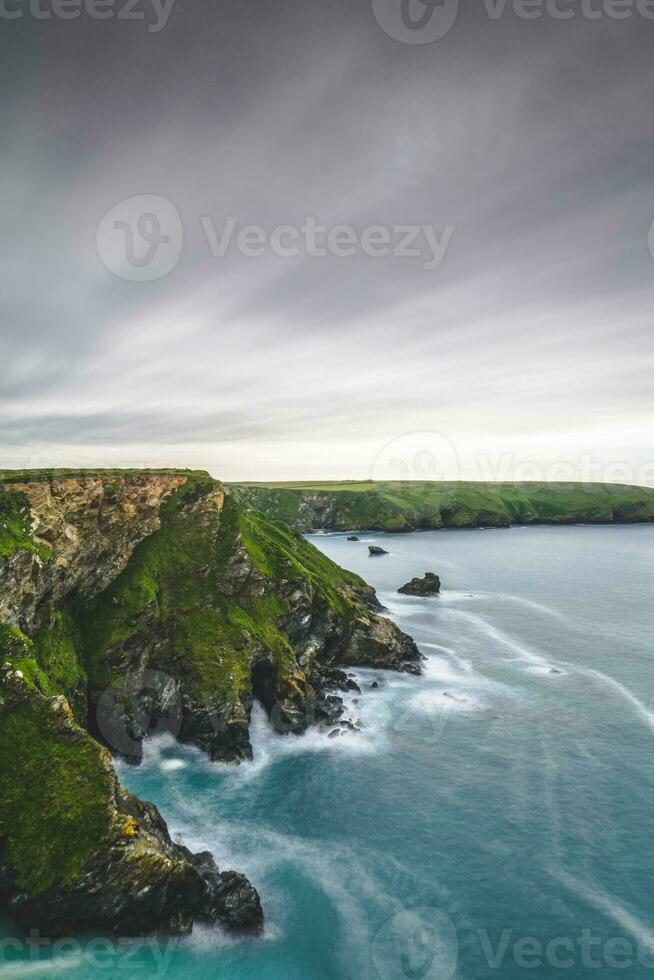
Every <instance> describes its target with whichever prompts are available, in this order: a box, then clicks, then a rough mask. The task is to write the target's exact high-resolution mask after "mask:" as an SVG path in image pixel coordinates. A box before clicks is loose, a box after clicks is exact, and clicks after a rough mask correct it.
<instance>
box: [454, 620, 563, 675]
mask: <svg viewBox="0 0 654 980" xmlns="http://www.w3.org/2000/svg"><path fill="white" fill-rule="evenodd" d="M446 615H447V616H454V617H458V618H460V619H465V620H466V621H467V622H469V623H471V624H472V625H473V626H475V627H476V628H477V629H478V630H479V632H481V633H484V634H485V635H486V636H488V637H489V638H490V639H492V640H495V642H496V643H499V644H500V645H501V646H504V647H506V648H507V649H508V650H511V651H512V652H513V653H515V654H516V655H517V656H518V657H519V658H520V659H521V660H523V661H524V662H525V663H530V664H534V665H535V666H538V667H548V668H551V667H552V666H553V664H552V662H551V661H549V660H547V659H546V658H545V657H544V656H542V655H541V654H539V653H535V652H534V651H533V650H530V649H529V648H528V647H526V646H523V645H521V644H519V643H516V641H515V640H513V639H512V638H511V637H510V636H508V635H507V634H506V633H504V632H503V631H502V630H500V629H498V627H497V626H493V625H492V623H489V622H488V621H487V620H486V619H483V618H482V617H481V616H478V615H476V613H469V612H463V611H462V610H461V609H447V611H446Z"/></svg>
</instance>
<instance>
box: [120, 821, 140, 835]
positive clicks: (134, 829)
mask: <svg viewBox="0 0 654 980" xmlns="http://www.w3.org/2000/svg"><path fill="white" fill-rule="evenodd" d="M138 829H139V824H138V820H136V819H135V818H134V817H127V818H126V819H125V823H124V825H123V837H136V835H137V833H138Z"/></svg>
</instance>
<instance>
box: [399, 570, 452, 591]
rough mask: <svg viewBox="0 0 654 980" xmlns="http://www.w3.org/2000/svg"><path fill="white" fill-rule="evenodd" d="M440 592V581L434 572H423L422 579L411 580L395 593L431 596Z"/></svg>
mask: <svg viewBox="0 0 654 980" xmlns="http://www.w3.org/2000/svg"><path fill="white" fill-rule="evenodd" d="M440 590H441V580H440V578H439V577H438V575H436V573H435V572H425V574H424V575H423V577H422V578H418V577H416V578H412V579H411V581H410V582H407V583H406V585H403V586H402V587H401V588H399V589H398V590H397V591H398V592H402V593H403V595H417V596H432V595H438V593H439V592H440Z"/></svg>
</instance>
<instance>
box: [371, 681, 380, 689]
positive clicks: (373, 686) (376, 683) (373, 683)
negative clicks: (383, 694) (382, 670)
mask: <svg viewBox="0 0 654 980" xmlns="http://www.w3.org/2000/svg"><path fill="white" fill-rule="evenodd" d="M377 687H379V682H378V681H373V682H372V684H371V685H370V688H371V689H373V688H377Z"/></svg>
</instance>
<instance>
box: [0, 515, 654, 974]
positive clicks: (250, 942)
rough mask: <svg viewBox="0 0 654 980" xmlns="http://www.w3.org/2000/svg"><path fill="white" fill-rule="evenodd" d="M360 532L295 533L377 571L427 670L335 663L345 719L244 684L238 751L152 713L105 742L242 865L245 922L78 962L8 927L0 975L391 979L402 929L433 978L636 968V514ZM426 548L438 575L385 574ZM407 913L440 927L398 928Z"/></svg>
mask: <svg viewBox="0 0 654 980" xmlns="http://www.w3.org/2000/svg"><path fill="white" fill-rule="evenodd" d="M359 537H360V540H359V541H348V540H347V537H346V535H345V534H311V535H309V536H308V539H309V541H311V542H312V543H313V544H314V545H316V546H317V547H318V548H319V549H320V550H321V551H322V552H323V553H324V554H325V555H327V556H328V557H329V558H331V559H332V560H334V561H335V562H337V563H338V564H339V565H341V566H342V567H344V568H346V569H348V570H351V571H353V572H355V573H356V574H358V575H361V576H362V577H363V578H364V579H365V580H366V581H368V582H369V583H370V584H371V585H373V586H374V587H375V588H376V589H377V592H378V597H379V599H380V600H381V602H382V603H383V604H384V605H385V606H386V608H387V610H388V614H389V615H390V616H391V617H392V618H393V620H394V621H395V622H396V623H397V625H398V626H399V627H400V628H401V629H403V630H404V631H406V632H407V633H409V634H410V635H411V636H412V637H413V638H414V639H415V641H416V643H417V644H418V647H419V649H420V651H421V652H422V654H423V655H424V656H425V657H426V658H427V662H426V664H425V673H424V676H423V677H414V676H411V675H408V674H398V673H390V672H385V671H381V670H377V669H372V670H370V669H357V670H355V671H353V672H354V673H355V674H356V676H357V678H358V681H359V685H360V687H361V689H362V693H361V694H360V695H359V694H358V693H357V692H354V691H352V692H350V693H349V694H347V695H345V698H346V703H347V716H348V717H350V718H352V719H353V720H359V721H361V722H362V723H363V724H362V730H361V732H358V733H349V734H342V735H340V736H338V737H335V738H331V739H330V738H329V737H328V736H327V735H326V734H323V733H321V732H319V731H317V730H311V731H309V733H307V734H304V735H300V736H292V735H291V736H281V735H277V734H275V733H274V732H273V730H272V728H271V726H270V723H269V721H268V719H267V717H266V716H265V713H264V711H263V709H261V707H260V706H259V705H258V704H256V703H255V708H254V713H253V723H252V726H251V729H252V730H251V742H252V749H253V756H254V758H253V761H251V762H244V763H242V764H241V765H240V766H238V767H226V766H224V765H222V764H217V763H211V762H210V761H209V758H208V756H207V755H206V754H205V753H203V752H202V751H201V750H200V749H198V748H194V747H184V746H181V745H180V744H178V743H176V742H175V741H174V740H173V739H172V738H171V737H170V736H162V737H160V738H156V739H149V740H147V741H146V742H145V744H144V758H143V762H142V764H141V765H140V766H138V767H134V766H130V765H129V764H128V763H126V762H120V763H118V766H117V768H118V775H119V778H120V780H121V782H122V783H123V785H125V786H126V787H127V788H128V789H130V790H131V791H132V792H134V793H136V794H137V795H138V796H139V797H141V798H143V799H146V800H150V801H152V802H154V803H155V804H156V805H157V806H158V808H159V810H160V812H161V813H162V815H163V817H164V818H165V820H166V821H167V823H168V826H169V830H170V832H171V835H172V836H173V838H174V839H175V840H177V841H179V842H181V843H183V844H184V845H186V846H187V847H188V848H189V849H190V850H191V851H193V852H196V851H202V850H205V849H209V850H211V851H213V852H214V853H215V855H216V856H217V857H219V858H220V862H221V866H223V867H236V868H238V869H239V870H240V871H243V873H244V874H246V875H247V877H248V878H249V880H250V881H252V882H253V883H254V885H255V886H256V888H257V890H258V891H259V893H260V895H261V901H262V904H263V907H264V909H265V913H266V915H265V929H264V934H263V936H262V937H253V938H249V939H243V938H240V937H238V936H231V937H228V936H227V935H226V934H224V933H222V932H221V931H220V930H218V929H216V928H213V927H208V926H203V925H200V926H198V925H196V926H195V928H194V931H193V933H192V935H191V936H189V937H183V938H179V937H176V938H174V939H171V940H170V941H166V940H164V941H162V942H161V943H159V944H158V945H156V949H155V946H152V945H150V942H151V941H150V940H148V941H147V942H146V943H144V942H143V941H141V940H127V941H126V942H125V943H123V944H121V946H120V948H118V947H113V952H111V951H109V952H106V953H105V955H104V957H103V956H102V955H98V954H97V952H96V953H95V954H93V955H95V956H96V961H94V964H93V966H91V963H90V960H89V955H88V954H87V953H86V952H85V951H84V949H83V948H82V949H81V951H80V950H76V951H75V952H74V954H72V957H71V955H66V953H65V952H60V953H59V954H58V955H56V956H54V957H51V951H49V950H48V949H47V948H45V949H41V950H39V951H38V953H37V955H36V959H35V957H34V956H33V955H31V953H30V950H29V949H27V948H23V949H20V948H16V949H11V948H8V947H7V948H4V947H3V949H4V952H3V955H4V962H3V963H2V965H3V967H4V973H3V976H4V975H5V974H6V975H7V976H8V977H11V978H12V980H13V977H17V978H18V977H21V976H30V977H36V978H38V980H40V978H43V980H45V978H46V977H53V976H54V977H59V976H61V977H66V978H68V977H71V978H73V980H86V978H88V977H90V976H92V975H99V976H105V977H112V978H114V977H115V978H118V977H126V976H132V975H134V976H160V977H163V976H166V977H170V978H173V980H178V978H180V980H181V978H183V977H188V976H193V977H194V978H196V980H208V978H210V977H211V978H213V977H216V976H218V977H221V978H222V977H225V978H229V980H254V978H257V980H259V978H261V980H278V978H280V977H284V978H285V980H350V978H351V980H355V978H356V980H360V978H363V980H378V978H379V977H381V978H382V980H403V978H405V977H406V976H408V975H409V974H407V972H406V969H405V967H406V964H407V961H406V959H405V960H404V961H403V960H402V955H403V953H404V954H408V955H409V957H410V962H411V964H412V966H413V968H417V967H418V966H422V967H423V972H422V973H421V974H420V975H421V976H423V977H425V978H427V980H430V978H432V977H434V978H438V980H447V978H448V977H453V978H458V980H486V978H491V977H498V976H507V977H511V978H512V980H513V978H515V977H520V976H523V975H525V976H533V975H536V974H537V975H538V977H539V980H540V978H546V980H553V978H555V977H556V978H559V977H562V976H566V975H569V976H572V975H573V976H575V978H578V977H581V978H585V977H593V976H597V973H598V970H597V964H601V965H602V966H603V967H604V969H605V971H607V975H614V971H615V970H616V969H617V967H615V966H613V963H614V961H621V963H622V965H621V966H620V970H619V975H620V976H624V977H628V978H636V980H644V978H646V977H649V976H654V957H652V956H651V955H650V957H649V961H648V959H647V957H646V956H645V952H646V950H647V948H649V947H650V946H651V944H652V943H654V933H653V931H652V929H651V926H650V923H651V921H652V916H653V914H654V899H653V898H652V894H651V887H650V882H651V880H652V876H653V874H654V854H653V853H652V848H651V839H652V835H653V831H654V816H653V815H652V811H651V805H650V801H651V799H652V792H653V791H654V766H653V765H652V761H651V759H652V744H653V743H652V739H653V738H654V676H653V674H652V656H653V654H652V646H651V636H652V632H653V629H654V611H653V610H654V603H653V602H652V600H653V598H654V594H653V593H654V558H653V557H652V555H653V554H654V551H653V546H654V526H646V525H633V526H618V525H616V526H608V527H581V526H566V527H529V528H524V527H516V528H511V529H489V530H456V531H421V532H418V533H415V534H411V535H382V534H379V533H362V534H360V536H359ZM370 544H378V545H381V546H383V547H384V548H385V549H386V550H387V551H388V552H389V553H388V554H387V555H383V556H380V557H374V558H372V557H370V556H369V551H368V546H369V545H370ZM426 571H434V572H435V573H437V574H438V575H439V576H440V578H441V581H442V590H441V594H440V595H438V596H434V597H430V598H418V597H414V596H408V595H400V594H398V592H397V589H398V588H399V587H400V586H401V585H403V583H405V582H407V581H409V580H410V579H411V578H413V577H415V576H422V575H424V573H425V572H426ZM373 684H376V685H378V686H376V687H372V685H373ZM412 909H413V910H415V909H418V910H421V911H420V912H419V913H416V914H417V915H418V919H417V920H416V919H412V918H411V915H410V914H409V915H408V917H407V910H412ZM416 921H418V922H421V923H422V924H423V925H426V926H429V927H431V928H432V929H433V930H434V935H436V938H437V940H438V942H437V943H435V944H433V946H430V945H429V944H427V945H426V946H425V944H424V943H423V944H422V945H421V944H420V943H418V944H416V943H415V942H414V931H415V930H414V926H415V923H416ZM1 927H2V930H3V934H4V935H5V936H15V935H16V931H15V927H13V926H12V925H11V923H10V922H9V921H7V920H3V922H2V924H1ZM12 930H13V931H12ZM392 936H394V937H395V939H393V940H392V939H391V938H389V937H392ZM398 937H399V939H398ZM526 940H531V945H526V944H525V941H526ZM617 940H621V941H622V945H621V946H619V944H617V942H616V941H617ZM555 941H558V943H556V944H554V943H555ZM589 943H590V945H589ZM553 944H554V945H553ZM538 949H540V950H541V954H540V957H541V962H540V963H539V964H538V968H537V970H534V968H533V967H534V965H535V964H537V962H538V956H539V954H538V952H537V950H538ZM528 950H531V955H527V951H528ZM534 950H536V952H534ZM548 950H549V952H548ZM126 951H130V955H132V960H131V969H132V970H133V973H131V972H130V969H129V968H128V966H126V965H125V963H124V961H123V963H122V964H121V960H120V957H121V956H124V955H125V954H126ZM155 952H156V955H155ZM629 959H630V962H629V963H627V961H628V960H629ZM570 960H571V961H572V965H570V966H568V967H567V972H566V969H564V968H562V967H561V965H560V963H561V962H563V961H565V962H568V961H570ZM103 962H104V965H103V966H101V967H100V966H98V964H102V963H103ZM403 962H404V965H403ZM525 964H531V967H528V966H527V965H525ZM593 964H595V965H593Z"/></svg>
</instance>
